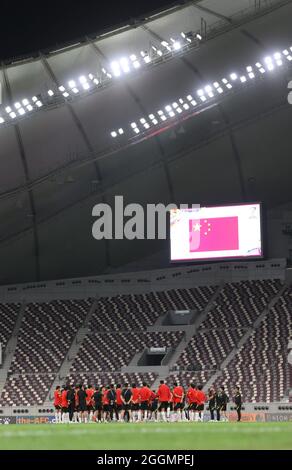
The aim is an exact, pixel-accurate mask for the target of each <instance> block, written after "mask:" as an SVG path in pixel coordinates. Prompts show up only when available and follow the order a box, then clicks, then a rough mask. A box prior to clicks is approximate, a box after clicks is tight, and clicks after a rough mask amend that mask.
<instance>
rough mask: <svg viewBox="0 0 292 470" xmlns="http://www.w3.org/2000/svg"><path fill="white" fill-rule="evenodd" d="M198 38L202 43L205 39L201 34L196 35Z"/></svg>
mask: <svg viewBox="0 0 292 470" xmlns="http://www.w3.org/2000/svg"><path fill="white" fill-rule="evenodd" d="M196 38H197V39H199V41H202V39H203V37H202V36H201V35H200V34H199V33H197V34H196Z"/></svg>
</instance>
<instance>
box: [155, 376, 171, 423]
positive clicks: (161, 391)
mask: <svg viewBox="0 0 292 470" xmlns="http://www.w3.org/2000/svg"><path fill="white" fill-rule="evenodd" d="M157 398H158V402H159V408H158V410H159V412H160V418H161V419H162V421H166V412H167V408H168V406H169V402H170V399H171V391H170V388H169V386H168V385H166V384H165V383H164V380H160V385H159V388H158V390H157Z"/></svg>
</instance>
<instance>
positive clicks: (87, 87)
mask: <svg viewBox="0 0 292 470" xmlns="http://www.w3.org/2000/svg"><path fill="white" fill-rule="evenodd" d="M82 86H83V88H84V90H89V88H90V85H89V83H88V82H86V83H83V84H82Z"/></svg>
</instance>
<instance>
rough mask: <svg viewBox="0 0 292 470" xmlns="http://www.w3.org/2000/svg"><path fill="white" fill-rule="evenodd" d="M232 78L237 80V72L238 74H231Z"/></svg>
mask: <svg viewBox="0 0 292 470" xmlns="http://www.w3.org/2000/svg"><path fill="white" fill-rule="evenodd" d="M230 78H231V80H233V81H235V80H237V74H236V73H232V74H231V75H230Z"/></svg>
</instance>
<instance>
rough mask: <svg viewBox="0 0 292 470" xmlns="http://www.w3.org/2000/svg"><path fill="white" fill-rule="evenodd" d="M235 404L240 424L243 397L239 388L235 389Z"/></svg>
mask: <svg viewBox="0 0 292 470" xmlns="http://www.w3.org/2000/svg"><path fill="white" fill-rule="evenodd" d="M234 403H235V409H236V412H237V422H238V423H239V422H240V421H241V407H242V396H241V393H240V390H239V387H235V394H234Z"/></svg>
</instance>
